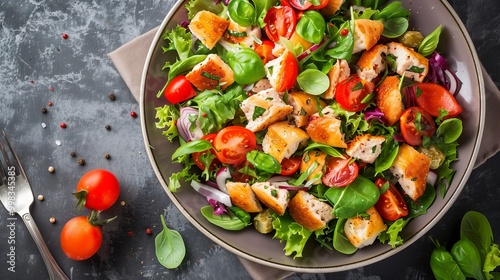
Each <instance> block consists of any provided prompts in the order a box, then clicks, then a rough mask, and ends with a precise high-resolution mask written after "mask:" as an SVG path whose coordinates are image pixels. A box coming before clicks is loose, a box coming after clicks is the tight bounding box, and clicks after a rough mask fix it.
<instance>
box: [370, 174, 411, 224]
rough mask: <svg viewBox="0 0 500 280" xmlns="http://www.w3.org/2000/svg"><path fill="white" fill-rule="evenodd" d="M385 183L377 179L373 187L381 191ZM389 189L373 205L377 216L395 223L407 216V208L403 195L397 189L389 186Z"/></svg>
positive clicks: (391, 185)
mask: <svg viewBox="0 0 500 280" xmlns="http://www.w3.org/2000/svg"><path fill="white" fill-rule="evenodd" d="M386 182H387V181H386V180H384V179H382V178H377V180H375V185H376V186H377V187H378V188H379V189H381V188H382V187H383V186H384V185H385V183H386ZM387 183H388V184H389V188H388V189H387V190H386V191H385V192H383V193H381V194H380V198H379V199H378V201H377V203H376V204H375V208H376V209H377V211H378V212H379V214H380V215H381V216H382V217H383V218H384V219H386V220H388V221H395V220H397V219H399V218H402V217H406V216H407V215H408V206H407V205H406V202H405V200H404V199H403V195H401V193H400V192H399V191H398V189H397V188H396V187H395V186H394V185H393V184H391V183H390V182H387Z"/></svg>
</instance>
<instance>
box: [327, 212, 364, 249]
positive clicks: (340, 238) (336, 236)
mask: <svg viewBox="0 0 500 280" xmlns="http://www.w3.org/2000/svg"><path fill="white" fill-rule="evenodd" d="M346 221H347V219H346V218H340V219H339V220H338V221H337V224H336V225H335V231H334V232H333V248H335V250H337V251H339V252H340V253H342V254H346V255H351V254H354V253H356V251H357V250H358V248H356V247H355V246H354V245H352V243H351V241H349V239H347V236H346V235H345V231H344V226H345V223H346Z"/></svg>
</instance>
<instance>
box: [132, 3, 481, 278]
mask: <svg viewBox="0 0 500 280" xmlns="http://www.w3.org/2000/svg"><path fill="white" fill-rule="evenodd" d="M184 2H185V0H177V1H176V2H175V4H174V5H173V6H172V7H171V8H170V11H169V12H168V13H167V15H166V16H165V18H164V19H163V21H162V23H161V25H160V26H159V27H158V29H157V31H156V34H155V36H154V38H153V41H152V44H151V46H150V48H149V51H148V54H147V56H146V60H145V64H144V68H143V72H142V77H141V85H140V98H139V105H140V115H141V131H142V135H143V140H144V144H145V148H146V152H147V156H148V159H149V161H150V163H151V166H152V168H153V171H154V173H155V175H156V177H157V179H158V181H159V182H160V184H161V186H162V187H163V189H164V190H165V192H166V193H167V195H168V197H169V198H170V200H171V201H172V203H173V204H174V205H175V206H176V207H177V209H178V210H179V211H180V212H181V213H182V214H183V216H184V217H185V218H186V219H187V220H188V221H189V222H190V223H191V224H192V225H193V226H194V227H195V228H196V229H197V230H198V231H200V232H201V233H203V234H204V235H205V236H206V237H208V238H209V239H211V240H212V241H214V242H215V243H217V244H218V245H220V246H222V247H223V248H225V249H226V250H228V251H230V252H231V253H234V254H235V255H237V256H239V257H242V258H244V259H247V260H249V261H252V262H255V263H258V264H261V265H264V266H268V267H272V268H276V269H282V270H287V271H294V272H301V273H327V272H340V271H345V270H350V269H355V268H358V267H360V266H366V265H370V264H373V263H376V262H379V261H382V260H384V259H386V258H388V257H390V256H393V255H395V254H397V253H399V252H401V251H403V250H404V249H406V248H407V247H409V246H410V245H412V244H413V243H414V242H415V241H417V240H419V239H420V238H421V237H422V236H423V235H425V234H426V233H427V232H428V231H429V230H430V229H431V228H432V227H434V226H435V225H436V224H437V223H438V222H439V221H440V220H441V219H442V218H443V216H444V215H445V214H446V213H447V212H448V211H449V209H450V208H451V206H452V205H453V204H454V203H455V201H456V200H457V198H458V197H459V195H460V193H461V192H462V190H463V188H464V187H465V185H466V183H467V181H468V179H469V177H470V174H471V172H472V170H473V169H474V163H475V161H476V159H477V155H478V151H479V147H480V145H481V140H482V135H483V131H484V121H485V120H484V118H485V87H484V77H483V73H482V67H481V63H480V60H479V57H478V55H477V52H476V48H475V47H474V44H473V41H472V39H471V37H470V35H469V33H468V31H467V29H466V27H465V25H464V24H463V22H462V21H461V19H460V17H459V16H458V14H457V13H456V12H455V10H454V9H453V7H452V6H451V5H450V4H449V3H448V2H447V1H445V0H439V2H440V3H441V4H442V5H443V6H444V7H445V8H446V10H447V11H448V12H449V14H450V15H451V17H452V18H453V20H454V21H455V23H456V24H457V26H458V28H459V30H460V32H461V33H462V35H463V36H464V38H465V41H466V42H467V48H468V49H469V52H470V55H471V56H472V62H473V64H474V71H473V73H475V77H476V78H477V83H478V88H479V98H480V100H479V110H480V112H479V127H478V130H477V135H476V138H475V143H474V145H473V149H472V155H471V158H470V161H469V163H468V165H467V167H466V168H465V172H464V174H463V178H464V180H462V182H460V183H459V185H458V186H457V188H456V189H455V191H454V192H453V194H452V195H451V196H450V198H449V200H448V202H447V203H446V204H445V206H444V207H443V209H442V210H441V211H440V212H439V213H438V214H437V215H436V216H435V218H434V219H432V220H431V221H430V222H429V223H427V224H426V225H425V226H424V227H422V228H421V229H420V230H418V231H417V232H416V233H415V234H414V235H412V236H411V238H410V239H408V240H405V242H404V243H403V244H402V245H400V246H398V247H396V248H394V249H391V250H389V251H386V252H383V253H381V254H378V255H376V256H375V257H372V258H370V259H365V260H361V261H355V262H352V263H350V264H346V265H340V266H327V267H314V268H307V267H295V266H290V265H285V264H279V263H276V262H273V261H270V260H266V259H261V258H258V257H256V256H252V255H249V254H248V253H246V252H244V251H242V250H240V249H238V248H236V247H234V246H232V245H230V244H228V243H225V242H224V241H223V240H221V239H220V238H218V237H217V236H215V235H214V234H213V233H212V232H210V231H209V230H207V229H206V228H205V227H203V226H202V225H200V224H199V223H198V222H197V221H196V220H195V219H194V218H193V217H192V216H191V214H189V213H188V212H187V211H186V210H185V209H184V207H183V206H182V204H181V203H180V202H179V200H178V199H177V198H176V197H175V196H174V195H173V194H172V193H171V192H170V191H169V189H168V185H167V183H166V181H165V180H164V179H163V175H162V173H161V171H160V169H159V167H158V165H157V164H156V163H155V161H154V160H155V159H154V156H153V152H152V150H151V146H150V143H149V138H148V134H147V128H146V127H147V124H146V118H145V117H144V116H145V109H146V108H145V102H144V98H145V88H146V80H147V79H146V78H147V73H148V69H149V67H150V65H151V62H152V57H153V53H154V51H155V49H156V45H157V43H158V41H159V40H160V38H161V36H162V34H163V32H164V30H165V28H166V27H167V25H168V24H169V22H170V20H171V19H172V17H173V16H174V14H175V13H176V12H177V10H178V9H179V8H181V6H182V5H183V3H184Z"/></svg>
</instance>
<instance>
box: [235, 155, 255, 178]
mask: <svg viewBox="0 0 500 280" xmlns="http://www.w3.org/2000/svg"><path fill="white" fill-rule="evenodd" d="M253 169H254V166H253V165H252V164H251V163H250V162H249V161H248V160H244V161H242V162H240V163H238V164H237V165H235V166H234V168H233V170H231V177H232V180H233V181H235V182H242V183H248V182H250V181H252V180H253V179H254V177H253V176H251V175H249V174H247V173H248V172H247V170H248V171H251V170H253Z"/></svg>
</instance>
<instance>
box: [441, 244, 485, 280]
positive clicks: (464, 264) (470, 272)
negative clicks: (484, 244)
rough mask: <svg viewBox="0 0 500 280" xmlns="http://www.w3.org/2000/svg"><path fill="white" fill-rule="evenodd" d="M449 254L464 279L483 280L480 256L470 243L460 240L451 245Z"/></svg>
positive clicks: (474, 246)
mask: <svg viewBox="0 0 500 280" xmlns="http://www.w3.org/2000/svg"><path fill="white" fill-rule="evenodd" d="M450 253H451V255H452V256H453V259H454V260H455V262H456V263H457V264H458V266H459V267H460V270H462V272H463V273H464V275H465V276H466V277H470V278H474V279H478V280H483V279H485V278H484V275H483V265H482V262H481V255H480V254H479V251H478V250H477V247H476V245H474V243H473V242H472V241H470V240H469V239H467V238H461V239H460V240H458V241H457V242H455V244H453V247H452V248H451V251H450Z"/></svg>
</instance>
